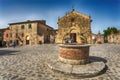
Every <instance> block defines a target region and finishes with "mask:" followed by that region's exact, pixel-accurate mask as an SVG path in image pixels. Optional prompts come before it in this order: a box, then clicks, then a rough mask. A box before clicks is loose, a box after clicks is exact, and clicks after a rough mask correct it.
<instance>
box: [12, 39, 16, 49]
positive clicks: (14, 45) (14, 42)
mask: <svg viewBox="0 0 120 80" xmlns="http://www.w3.org/2000/svg"><path fill="white" fill-rule="evenodd" d="M13 47H14V48H15V47H16V41H15V40H14V41H13Z"/></svg>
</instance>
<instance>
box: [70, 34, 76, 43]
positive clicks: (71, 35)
mask: <svg viewBox="0 0 120 80" xmlns="http://www.w3.org/2000/svg"><path fill="white" fill-rule="evenodd" d="M72 38H73V39H74V42H76V33H70V39H72Z"/></svg>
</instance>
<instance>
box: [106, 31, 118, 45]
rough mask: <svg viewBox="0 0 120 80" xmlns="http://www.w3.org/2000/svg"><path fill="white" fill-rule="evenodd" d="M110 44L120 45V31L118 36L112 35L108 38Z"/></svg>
mask: <svg viewBox="0 0 120 80" xmlns="http://www.w3.org/2000/svg"><path fill="white" fill-rule="evenodd" d="M107 38H108V39H107V40H108V43H119V44H120V30H119V33H117V34H113V33H112V34H111V35H109V36H108V37H107Z"/></svg>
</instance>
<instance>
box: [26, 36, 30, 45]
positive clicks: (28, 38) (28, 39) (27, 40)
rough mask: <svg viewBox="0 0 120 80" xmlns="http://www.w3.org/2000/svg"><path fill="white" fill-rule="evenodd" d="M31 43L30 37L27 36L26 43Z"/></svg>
mask: <svg viewBox="0 0 120 80" xmlns="http://www.w3.org/2000/svg"><path fill="white" fill-rule="evenodd" d="M29 44H30V37H29V36H26V45H29Z"/></svg>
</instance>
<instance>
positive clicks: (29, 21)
mask: <svg viewBox="0 0 120 80" xmlns="http://www.w3.org/2000/svg"><path fill="white" fill-rule="evenodd" d="M34 22H41V23H43V22H46V21H45V20H34V21H31V20H27V21H24V22H15V23H9V25H14V24H24V23H34Z"/></svg>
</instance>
